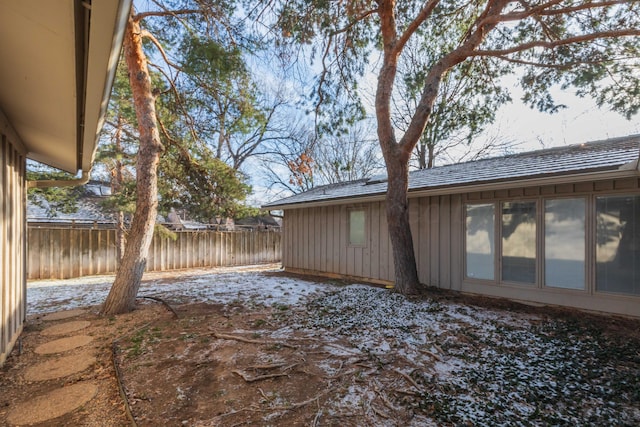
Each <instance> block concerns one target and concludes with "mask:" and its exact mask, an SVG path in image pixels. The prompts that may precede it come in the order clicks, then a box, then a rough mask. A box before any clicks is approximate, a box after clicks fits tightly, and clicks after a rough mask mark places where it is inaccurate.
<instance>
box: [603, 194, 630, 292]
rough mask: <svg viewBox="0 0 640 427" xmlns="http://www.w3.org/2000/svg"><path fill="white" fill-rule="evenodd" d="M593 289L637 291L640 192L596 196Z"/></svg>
mask: <svg viewBox="0 0 640 427" xmlns="http://www.w3.org/2000/svg"><path fill="white" fill-rule="evenodd" d="M596 290H598V291H602V292H613V293H620V294H630V295H640V196H610V197H598V198H596Z"/></svg>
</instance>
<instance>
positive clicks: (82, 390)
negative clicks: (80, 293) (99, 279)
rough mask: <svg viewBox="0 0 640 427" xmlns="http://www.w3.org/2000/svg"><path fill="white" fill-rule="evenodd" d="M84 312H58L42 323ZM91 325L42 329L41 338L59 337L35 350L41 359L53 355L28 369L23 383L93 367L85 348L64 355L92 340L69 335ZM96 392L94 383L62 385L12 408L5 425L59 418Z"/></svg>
mask: <svg viewBox="0 0 640 427" xmlns="http://www.w3.org/2000/svg"><path fill="white" fill-rule="evenodd" d="M83 313H84V311H83V310H70V311H66V312H57V313H52V314H50V315H48V316H45V317H43V318H42V320H44V321H45V322H55V321H59V320H64V319H69V318H72V317H76V316H79V315H81V314H83ZM90 324H91V322H88V321H86V320H79V321H68V322H63V323H56V324H53V325H52V326H49V327H47V328H46V329H44V330H42V331H41V332H40V334H41V335H43V336H47V337H60V338H57V339H54V340H52V341H49V342H46V343H44V344H40V345H39V346H38V347H36V348H35V350H34V351H35V353H36V354H39V355H43V356H47V355H55V356H54V357H48V358H47V357H43V361H42V362H41V363H39V364H36V365H33V366H31V367H29V368H28V369H27V370H26V371H25V374H24V376H25V380H27V381H32V382H33V381H50V380H55V379H61V378H64V377H68V376H69V375H72V374H76V373H79V372H82V371H84V370H86V369H89V368H90V367H91V366H93V365H94V364H95V362H96V358H95V356H94V355H93V354H91V352H90V350H86V349H85V350H82V351H79V352H75V353H74V354H72V355H67V354H68V353H69V352H70V351H71V350H74V349H77V348H80V347H85V346H86V345H87V344H89V343H90V342H91V341H93V338H92V337H90V336H88V335H72V334H75V333H77V332H78V331H81V330H83V329H85V328H87V327H88V326H89V325H90ZM97 392H98V385H97V383H96V382H94V381H78V382H77V383H75V384H72V385H65V384H62V386H61V387H60V388H57V389H54V390H52V391H50V392H48V393H46V394H43V395H40V396H34V397H33V398H32V399H31V400H27V401H25V402H22V403H20V404H18V405H15V406H14V407H13V408H12V409H11V410H10V411H9V412H8V414H7V423H8V424H10V425H17V426H22V425H30V424H37V423H42V422H44V421H48V420H52V419H55V418H58V417H61V416H62V415H65V414H67V413H69V412H72V411H74V410H76V409H77V408H79V407H81V406H82V405H84V404H85V403H87V402H88V401H90V400H91V399H93V398H94V397H95V395H96V393H97Z"/></svg>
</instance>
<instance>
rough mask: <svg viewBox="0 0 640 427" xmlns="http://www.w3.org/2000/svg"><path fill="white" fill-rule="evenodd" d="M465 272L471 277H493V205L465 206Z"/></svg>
mask: <svg viewBox="0 0 640 427" xmlns="http://www.w3.org/2000/svg"><path fill="white" fill-rule="evenodd" d="M465 238H466V274H467V277H469V278H473V279H488V280H493V279H494V265H495V205H494V204H481V205H480V204H479V205H467V206H466V237H465Z"/></svg>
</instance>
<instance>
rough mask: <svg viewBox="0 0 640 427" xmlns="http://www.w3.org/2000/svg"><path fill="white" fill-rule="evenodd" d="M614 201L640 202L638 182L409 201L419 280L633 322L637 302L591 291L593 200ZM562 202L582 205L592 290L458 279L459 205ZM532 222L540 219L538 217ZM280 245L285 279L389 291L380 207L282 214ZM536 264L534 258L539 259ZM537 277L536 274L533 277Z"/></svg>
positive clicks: (639, 307)
mask: <svg viewBox="0 0 640 427" xmlns="http://www.w3.org/2000/svg"><path fill="white" fill-rule="evenodd" d="M615 194H636V195H637V194H640V179H639V178H634V177H632V178H621V179H609V180H602V181H593V182H581V183H560V184H555V185H544V186H531V187H523V188H513V189H495V190H485V191H478V192H469V193H462V194H448V195H447V194H445V195H432V196H424V197H413V198H410V199H409V222H410V226H411V231H412V233H413V239H414V250H415V254H416V264H417V268H418V278H419V280H420V282H421V283H423V284H426V285H429V286H436V287H440V288H444V289H451V290H456V291H462V292H469V293H474V294H482V295H490V296H496V297H504V298H511V299H516V300H522V301H532V302H536V303H542V304H552V305H566V306H572V307H576V308H581V309H588V310H598V311H603V312H609V313H618V314H624V315H632V316H636V317H637V316H639V313H640V297H637V296H629V295H616V294H607V293H605V292H595V291H594V290H593V289H595V285H594V284H593V283H594V280H595V266H594V265H593V263H594V260H595V242H596V236H595V228H594V227H595V222H596V219H595V200H596V198H597V197H598V196H602V195H615ZM566 196H571V197H582V198H584V199H585V200H587V211H586V218H585V219H586V223H587V224H590V225H589V226H587V229H586V247H587V257H586V260H587V262H589V263H590V265H588V268H587V270H586V283H587V287H589V283H591V285H590V286H591V291H590V292H575V291H572V290H561V289H558V288H550V289H548V288H546V287H545V286H544V285H543V284H542V283H541V282H540V283H538V284H537V285H536V286H518V285H513V284H509V283H501V282H499V281H492V282H489V281H482V280H474V279H467V278H465V277H464V259H465V244H464V239H465V225H464V224H465V218H464V214H465V213H464V205H465V203H496V204H498V203H499V202H500V201H504V200H518V199H520V198H528V199H535V200H539V201H540V202H539V205H540V206H543V205H542V201H543V200H545V199H549V198H557V197H566ZM350 209H364V210H365V212H366V244H365V245H364V246H360V247H355V246H353V247H352V246H349V222H348V218H349V210H350ZM540 209H541V208H540ZM540 212H541V211H540ZM496 214H498V213H496ZM539 215H540V218H542V213H540V214H539ZM540 218H539V221H540V220H541V219H540ZM538 233H539V236H538V239H541V238H542V237H543V234H541V233H542V231H540V230H539V231H538ZM284 241H285V242H286V243H285V248H284V253H285V254H286V256H285V257H284V259H283V265H284V267H285V268H286V269H288V270H290V271H297V272H301V273H307V274H319V275H325V276H329V277H347V278H351V279H362V280H365V281H369V282H374V283H385V284H391V283H393V280H394V271H393V258H392V253H391V243H390V240H389V234H388V230H387V221H386V213H385V205H384V202H369V203H360V204H358V203H355V200H354V202H352V203H350V204H342V205H339V204H338V205H331V206H322V207H312V208H297V209H286V210H285V219H284ZM318 248H320V249H319V250H318ZM537 256H538V258H539V257H540V254H539V253H538V255H537ZM541 272H542V270H541V267H539V270H538V275H539V276H540V277H541Z"/></svg>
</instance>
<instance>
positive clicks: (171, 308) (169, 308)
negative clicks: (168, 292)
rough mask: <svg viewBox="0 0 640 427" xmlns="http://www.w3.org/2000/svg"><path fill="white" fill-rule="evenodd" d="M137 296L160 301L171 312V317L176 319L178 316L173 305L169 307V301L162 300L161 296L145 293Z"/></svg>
mask: <svg viewBox="0 0 640 427" xmlns="http://www.w3.org/2000/svg"><path fill="white" fill-rule="evenodd" d="M137 298H144V299H150V300H152V301H157V302H159V303H162V305H164V306H165V307H166V308H167V309H168V310H169V311H170V312H171V313H173V317H175V318H176V319H179V318H180V317H179V316H178V313H177V312H176V311H175V310H174V309H173V307H171V306H170V305H169V303H168V302H166V301H165V300H163V299H162V298H158V297H152V296H146V295H139V296H138V297H137Z"/></svg>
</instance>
